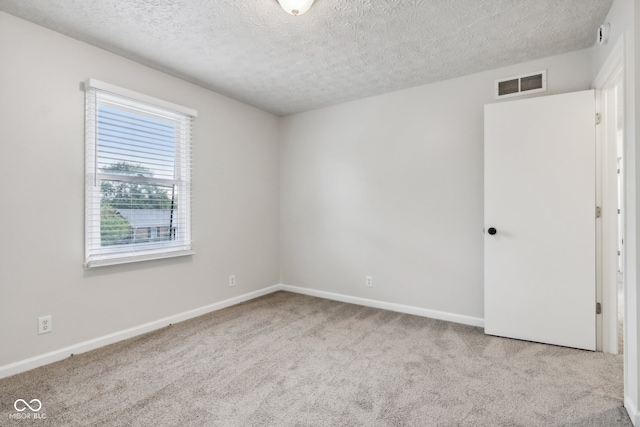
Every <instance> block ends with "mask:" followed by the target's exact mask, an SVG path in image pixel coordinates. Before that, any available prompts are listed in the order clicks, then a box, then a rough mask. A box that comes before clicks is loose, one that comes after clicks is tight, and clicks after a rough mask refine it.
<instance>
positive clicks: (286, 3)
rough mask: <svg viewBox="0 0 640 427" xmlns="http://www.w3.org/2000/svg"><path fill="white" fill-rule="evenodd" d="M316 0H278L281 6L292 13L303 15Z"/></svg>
mask: <svg viewBox="0 0 640 427" xmlns="http://www.w3.org/2000/svg"><path fill="white" fill-rule="evenodd" d="M314 1H315V0H278V3H280V6H281V7H282V8H283V9H284V10H285V11H286V12H287V13H290V14H292V15H296V16H297V15H302V14H303V13H305V12H306V11H308V10H309V9H310V8H311V5H312V4H313V2H314Z"/></svg>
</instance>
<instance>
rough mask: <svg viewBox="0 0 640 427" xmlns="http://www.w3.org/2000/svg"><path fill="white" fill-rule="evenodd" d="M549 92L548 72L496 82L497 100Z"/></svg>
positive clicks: (538, 72) (543, 71)
mask: <svg viewBox="0 0 640 427" xmlns="http://www.w3.org/2000/svg"><path fill="white" fill-rule="evenodd" d="M546 90H547V70H542V71H537V72H535V73H529V74H523V75H521V76H515V77H509V78H507V79H500V80H496V87H495V95H496V99H500V98H510V97H512V96H521V95H528V94H530V93H536V92H544V91H546Z"/></svg>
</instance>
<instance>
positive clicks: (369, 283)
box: [364, 276, 373, 288]
mask: <svg viewBox="0 0 640 427" xmlns="http://www.w3.org/2000/svg"><path fill="white" fill-rule="evenodd" d="M364 285H365V286H366V287H367V288H372V287H373V278H372V277H371V276H367V277H366V278H365V281H364Z"/></svg>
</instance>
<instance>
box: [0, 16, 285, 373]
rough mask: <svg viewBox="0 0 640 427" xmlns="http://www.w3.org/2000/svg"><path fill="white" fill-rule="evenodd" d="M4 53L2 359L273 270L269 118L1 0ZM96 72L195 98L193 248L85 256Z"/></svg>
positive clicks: (127, 323) (131, 321)
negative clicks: (144, 255) (95, 264)
mask: <svg viewBox="0 0 640 427" xmlns="http://www.w3.org/2000/svg"><path fill="white" fill-rule="evenodd" d="M0 64H1V65H0V164H1V165H2V177H3V183H2V192H1V193H0V194H1V200H2V206H1V207H0V224H1V229H2V231H1V232H0V367H2V366H4V365H7V364H11V363H13V362H17V361H20V360H23V359H26V358H29V357H33V356H37V355H41V354H43V353H46V352H51V351H55V350H57V349H60V348H63V347H66V346H70V345H74V344H77V343H81V342H84V341H86V340H90V339H93V338H96V337H101V336H104V335H106V334H110V333H115V332H118V331H122V330H124V329H127V328H132V327H136V326H138V325H141V324H144V323H147V322H151V321H155V320H158V319H161V318H164V317H167V316H171V315H175V314H177V313H182V312H184V311H187V310H191V309H195V308H198V307H202V306H205V305H208V304H212V303H215V302H218V301H221V300H225V299H228V298H231V297H234V296H237V295H240V294H245V293H248V292H251V291H255V290H258V289H263V288H265V287H267V286H270V285H274V284H276V283H278V282H279V279H280V277H279V268H278V263H279V261H278V238H279V237H278V235H279V222H278V221H279V213H278V210H279V206H278V194H279V181H278V179H279V176H278V155H279V154H278V135H279V119H278V118H277V117H275V116H273V115H271V114H268V113H265V112H263V111H260V110H258V109H255V108H253V107H249V106H247V105H244V104H242V103H240V102H237V101H233V100H231V99H229V98H226V97H224V96H221V95H218V94H216V93H213V92H210V91H207V90H205V89H202V88H200V87H197V86H195V85H192V84H189V83H186V82H184V81H182V80H179V79H176V78H173V77H170V76H168V75H166V74H163V73H161V72H158V71H155V70H153V69H150V68H148V67H145V66H142V65H140V64H137V63H135V62H132V61H129V60H126V59H124V58H122V57H119V56H116V55H113V54H111V53H108V52H106V51H104V50H101V49H97V48H95V47H92V46H89V45H87V44H84V43H81V42H78V41H76V40H74V39H71V38H68V37H66V36H63V35H60V34H58V33H55V32H53V31H50V30H47V29H44V28H42V27H39V26H36V25H33V24H31V23H28V22H26V21H23V20H20V19H18V18H15V17H13V16H11V15H7V14H5V13H2V12H0ZM90 77H92V78H96V79H99V80H102V81H105V82H109V83H112V84H115V85H119V86H121V87H124V88H127V89H131V90H134V91H138V92H141V93H144V94H147V95H150V96H154V97H157V98H161V99H165V100H168V101H171V102H174V103H177V104H181V105H184V106H187V107H190V108H194V109H196V110H198V112H199V116H198V118H197V119H196V121H195V126H194V146H193V153H194V173H193V193H194V198H195V202H194V222H193V231H194V245H195V250H196V251H197V254H196V255H194V256H193V257H184V258H176V259H171V260H162V261H150V262H144V263H137V264H129V265H125V266H115V267H103V268H99V269H93V270H90V271H85V270H84V269H83V250H84V249H83V245H84V204H83V198H84V176H83V174H84V93H83V92H82V91H81V90H80V83H81V82H82V81H84V80H86V79H88V78H90ZM231 273H235V274H236V278H237V285H236V286H235V287H234V288H229V286H228V284H227V277H228V275H229V274H231ZM47 314H51V315H53V332H52V333H50V334H48V335H41V336H38V335H37V323H36V322H37V317H38V316H42V315H47Z"/></svg>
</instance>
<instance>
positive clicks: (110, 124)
mask: <svg viewBox="0 0 640 427" xmlns="http://www.w3.org/2000/svg"><path fill="white" fill-rule="evenodd" d="M85 91H86V127H85V129H86V183H85V187H86V207H85V214H86V215H85V267H87V268H91V267H97V266H101V265H109V264H118V263H124V262H133V261H141V260H147V259H155V258H165V257H172V256H180V255H188V254H192V253H193V251H192V246H191V202H192V195H191V123H192V120H193V118H194V117H195V116H196V112H195V111H193V110H190V109H188V108H185V107H181V106H178V105H174V104H171V103H168V102H166V101H162V100H158V99H154V98H151V97H148V96H145V95H141V94H137V93H135V92H132V91H129V90H126V89H122V88H118V87H116V86H112V85H109V84H106V83H103V82H99V81H96V80H89V81H88V82H87V83H86V84H85Z"/></svg>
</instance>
